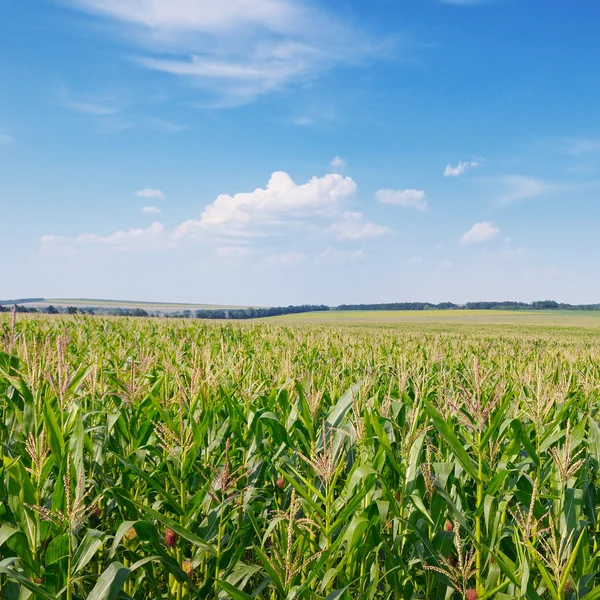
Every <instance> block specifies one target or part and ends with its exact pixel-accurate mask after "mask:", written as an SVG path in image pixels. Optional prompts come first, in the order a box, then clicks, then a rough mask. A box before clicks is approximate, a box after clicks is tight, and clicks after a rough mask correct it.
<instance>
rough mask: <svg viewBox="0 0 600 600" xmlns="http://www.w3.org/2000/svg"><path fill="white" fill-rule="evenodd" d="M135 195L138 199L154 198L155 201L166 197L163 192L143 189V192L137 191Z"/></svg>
mask: <svg viewBox="0 0 600 600" xmlns="http://www.w3.org/2000/svg"><path fill="white" fill-rule="evenodd" d="M135 195H136V196H138V197H139V198H155V199H156V200H164V199H165V197H166V196H165V193H164V192H162V191H161V190H156V189H153V188H144V189H143V190H138V191H137V192H136V193H135Z"/></svg>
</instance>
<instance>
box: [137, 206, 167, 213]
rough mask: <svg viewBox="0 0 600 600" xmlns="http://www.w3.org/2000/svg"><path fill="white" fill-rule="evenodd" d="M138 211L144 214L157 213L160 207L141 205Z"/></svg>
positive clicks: (159, 211)
mask: <svg viewBox="0 0 600 600" xmlns="http://www.w3.org/2000/svg"><path fill="white" fill-rule="evenodd" d="M140 212H141V213H144V214H145V215H158V214H159V213H161V212H162V211H161V209H160V208H158V206H143V207H142V208H140Z"/></svg>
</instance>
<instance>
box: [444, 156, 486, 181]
mask: <svg viewBox="0 0 600 600" xmlns="http://www.w3.org/2000/svg"><path fill="white" fill-rule="evenodd" d="M478 166H479V163H478V162H476V161H474V160H472V161H470V162H469V161H467V162H463V161H461V162H459V163H458V164H457V165H456V166H455V167H453V166H452V165H446V170H445V171H444V177H460V176H461V175H464V174H465V173H466V172H467V171H468V170H469V169H470V168H471V167H478Z"/></svg>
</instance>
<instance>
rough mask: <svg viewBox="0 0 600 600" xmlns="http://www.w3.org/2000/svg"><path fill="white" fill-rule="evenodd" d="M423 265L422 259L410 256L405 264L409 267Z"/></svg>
mask: <svg viewBox="0 0 600 600" xmlns="http://www.w3.org/2000/svg"><path fill="white" fill-rule="evenodd" d="M422 263H423V259H422V258H421V257H420V256H411V257H410V258H409V259H408V260H407V261H406V264H407V265H409V266H417V265H420V264H422Z"/></svg>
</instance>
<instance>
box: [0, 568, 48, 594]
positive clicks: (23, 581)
mask: <svg viewBox="0 0 600 600" xmlns="http://www.w3.org/2000/svg"><path fill="white" fill-rule="evenodd" d="M0 575H6V576H7V577H8V578H9V579H12V580H13V581H16V582H17V583H19V584H20V585H22V586H23V587H24V588H27V589H28V590H29V591H31V592H33V593H34V594H35V595H36V597H38V598H43V599H44V600H56V596H52V595H51V594H49V593H48V592H46V591H45V590H44V589H43V588H42V587H40V586H39V585H37V584H35V583H33V581H31V580H30V579H29V578H28V577H25V575H23V574H21V573H19V572H17V571H13V569H10V568H8V567H4V566H0Z"/></svg>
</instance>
